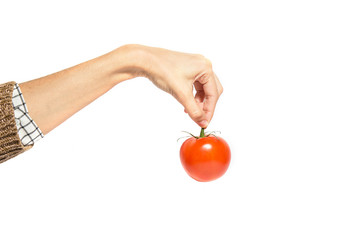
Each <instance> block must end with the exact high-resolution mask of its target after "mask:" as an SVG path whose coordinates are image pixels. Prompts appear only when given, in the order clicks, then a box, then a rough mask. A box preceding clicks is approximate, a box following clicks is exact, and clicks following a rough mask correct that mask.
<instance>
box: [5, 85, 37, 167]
mask: <svg viewBox="0 0 349 240" xmlns="http://www.w3.org/2000/svg"><path fill="white" fill-rule="evenodd" d="M15 85H16V83H15V82H8V83H4V84H0V163H3V162H5V161H6V160H9V159H10V158H13V157H15V156H17V155H19V154H21V153H23V152H25V151H26V150H28V149H30V148H31V147H32V146H33V144H31V145H27V146H24V145H23V143H22V141H21V139H20V137H19V134H18V128H17V126H16V119H15V110H14V106H13V103H12V95H13V90H14V87H15Z"/></svg>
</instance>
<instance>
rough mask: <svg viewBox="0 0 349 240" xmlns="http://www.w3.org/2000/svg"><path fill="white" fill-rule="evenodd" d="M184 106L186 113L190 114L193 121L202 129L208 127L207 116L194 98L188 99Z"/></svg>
mask: <svg viewBox="0 0 349 240" xmlns="http://www.w3.org/2000/svg"><path fill="white" fill-rule="evenodd" d="M183 105H184V107H185V110H184V111H185V112H187V113H188V114H189V116H190V118H191V119H193V121H194V122H196V123H197V124H198V125H199V126H200V127H202V128H206V127H207V125H208V121H207V119H206V115H205V113H204V111H203V110H202V108H201V107H200V105H199V104H198V102H197V101H195V99H194V97H193V96H191V97H190V98H187V99H186V101H185V102H184V104H183Z"/></svg>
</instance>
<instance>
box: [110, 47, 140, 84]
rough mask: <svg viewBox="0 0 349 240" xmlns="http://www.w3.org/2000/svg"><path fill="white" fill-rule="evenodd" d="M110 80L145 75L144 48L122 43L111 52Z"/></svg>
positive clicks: (116, 81) (122, 79) (121, 79)
mask: <svg viewBox="0 0 349 240" xmlns="http://www.w3.org/2000/svg"><path fill="white" fill-rule="evenodd" d="M110 54H111V56H112V57H111V59H112V60H111V62H112V66H113V67H112V69H113V70H112V78H111V79H112V81H113V83H114V84H118V83H120V82H122V81H125V80H128V79H131V78H135V77H141V76H145V75H146V71H147V70H146V65H147V64H146V62H147V61H146V59H145V58H146V50H145V48H144V47H143V46H141V45H137V44H127V45H123V46H121V47H119V48H117V49H115V50H114V51H112V52H111V53H110Z"/></svg>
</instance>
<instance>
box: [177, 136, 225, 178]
mask: <svg viewBox="0 0 349 240" xmlns="http://www.w3.org/2000/svg"><path fill="white" fill-rule="evenodd" d="M180 158H181V162H182V165H183V168H184V169H185V171H186V172H187V173H188V175H189V176H190V177H192V178H194V179H195V180H197V181H199V182H208V181H212V180H215V179H217V178H219V177H221V176H222V175H223V174H224V173H225V172H226V171H227V169H228V167H229V163H230V148H229V145H228V144H227V142H226V141H224V139H223V138H221V137H215V136H204V137H200V138H195V137H191V138H189V139H187V140H186V141H185V142H184V143H183V144H182V146H181V150H180Z"/></svg>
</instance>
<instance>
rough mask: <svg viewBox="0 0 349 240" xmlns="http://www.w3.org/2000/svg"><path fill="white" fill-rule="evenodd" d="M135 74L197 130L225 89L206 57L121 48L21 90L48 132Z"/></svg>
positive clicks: (29, 106)
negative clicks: (172, 100) (169, 99)
mask: <svg viewBox="0 0 349 240" xmlns="http://www.w3.org/2000/svg"><path fill="white" fill-rule="evenodd" d="M138 76H144V77H147V78H149V79H150V80H151V81H152V82H153V83H154V84H155V85H156V86H158V87H159V88H160V89H162V90H164V91H166V92H168V93H170V94H172V95H173V96H174V97H175V98H176V99H177V100H178V101H179V102H180V103H181V104H182V105H183V106H184V107H185V111H186V112H187V113H188V114H189V115H190V117H191V118H192V119H193V120H194V121H195V122H196V123H198V124H199V125H200V126H201V127H206V126H207V125H208V123H209V121H210V120H211V118H212V116H213V112H214V108H215V105H216V102H217V100H218V97H219V95H220V94H221V93H222V90H223V89H222V86H221V85H220V83H219V81H218V79H217V77H216V76H215V75H214V73H213V71H212V67H211V64H210V62H209V61H208V60H207V59H205V58H204V57H202V56H200V55H195V54H185V53H179V52H173V51H169V50H165V49H160V48H151V47H146V46H141V45H125V46H122V47H120V48H118V49H116V50H114V51H112V52H110V53H107V54H105V55H102V56H100V57H97V58H95V59H92V60H90V61H87V62H84V63H81V64H79V65H76V66H74V67H71V68H68V69H65V70H63V71H60V72H57V73H54V74H52V75H49V76H45V77H42V78H39V79H35V80H32V81H29V82H24V83H22V84H20V88H21V90H22V93H23V96H24V98H25V100H26V103H27V107H28V110H29V113H30V116H31V117H32V118H33V120H34V121H35V122H36V123H37V125H38V126H39V127H40V129H41V130H42V132H43V133H44V134H47V133H48V132H50V131H51V130H52V129H54V128H55V127H57V126H58V125H59V124H61V123H62V122H64V121H65V120H66V119H68V118H69V117H70V116H72V115H73V114H74V113H76V112H78V111H79V110H80V109H82V108H84V107H85V106H86V105H88V104H89V103H91V102H92V101H94V100H95V99H97V98H98V97H99V96H101V95H103V94H104V93H105V92H107V91H108V90H110V89H111V88H112V87H113V86H115V85H116V84H118V83H120V82H122V81H124V80H127V79H131V78H134V77H138ZM193 86H194V87H195V88H196V90H197V94H196V96H195V97H194V96H193V92H192V89H193Z"/></svg>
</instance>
